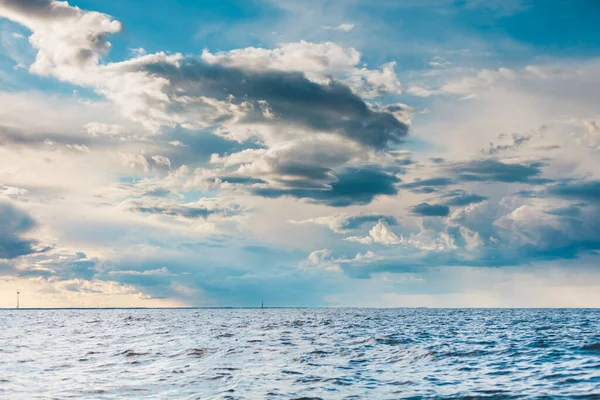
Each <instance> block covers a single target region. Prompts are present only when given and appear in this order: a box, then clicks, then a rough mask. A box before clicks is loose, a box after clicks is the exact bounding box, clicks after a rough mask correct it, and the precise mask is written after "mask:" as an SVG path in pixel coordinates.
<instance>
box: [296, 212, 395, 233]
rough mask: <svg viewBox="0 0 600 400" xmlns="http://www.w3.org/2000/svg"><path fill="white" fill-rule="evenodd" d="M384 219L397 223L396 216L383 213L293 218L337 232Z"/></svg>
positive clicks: (393, 223) (386, 221) (390, 222)
mask: <svg viewBox="0 0 600 400" xmlns="http://www.w3.org/2000/svg"><path fill="white" fill-rule="evenodd" d="M380 220H381V221H384V222H385V223H386V224H387V225H397V224H398V221H397V220H396V218H394V217H392V216H390V215H383V214H359V215H348V214H334V215H329V216H325V217H317V218H309V219H306V220H302V221H295V220H291V221H290V222H292V223H294V224H316V225H324V226H327V227H328V228H329V229H331V230H332V231H334V232H336V233H345V232H347V231H351V230H355V229H359V228H361V227H362V226H363V225H365V224H367V223H370V222H378V221H380Z"/></svg>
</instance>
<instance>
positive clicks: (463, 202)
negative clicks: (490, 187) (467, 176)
mask: <svg viewBox="0 0 600 400" xmlns="http://www.w3.org/2000/svg"><path fill="white" fill-rule="evenodd" d="M444 197H450V199H449V200H446V202H444V205H446V206H450V207H464V206H468V205H469V204H474V203H480V202H482V201H485V200H487V199H488V198H487V197H486V196H481V195H478V194H468V193H465V192H464V191H457V192H452V193H448V194H446V195H445V196H444Z"/></svg>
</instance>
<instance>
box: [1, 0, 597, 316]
mask: <svg viewBox="0 0 600 400" xmlns="http://www.w3.org/2000/svg"><path fill="white" fill-rule="evenodd" d="M599 16H600V5H599V4H598V2H597V1H595V0H575V1H564V0H543V1H542V0H502V1H496V0H485V1H484V0H395V1H391V0H347V1H346V0H344V1H342V0H339V1H332V0H310V1H302V2H300V1H293V0H249V1H233V0H223V1H210V0H197V1H191V0H186V1H184V0H170V1H166V0H147V1H145V2H144V4H143V6H142V5H141V3H140V2H139V1H133V0H121V1H118V2H106V1H101V0H74V1H69V2H68V3H67V2H66V1H53V0H0V307H14V306H15V305H16V292H17V290H19V291H20V292H21V295H20V301H21V306H22V307H97V306H100V307H138V306H141V307H174V306H211V307H214V306H245V307H252V306H259V305H260V303H261V301H262V300H264V303H265V305H266V306H334V307H337V306H349V307H354V306H360V307H415V306H424V307H600V269H599V266H600V163H599V162H598V159H599V156H600V110H599V109H598V104H600V58H599V57H598V54H600V53H599V50H600V30H598V29H597V20H598V17H599Z"/></svg>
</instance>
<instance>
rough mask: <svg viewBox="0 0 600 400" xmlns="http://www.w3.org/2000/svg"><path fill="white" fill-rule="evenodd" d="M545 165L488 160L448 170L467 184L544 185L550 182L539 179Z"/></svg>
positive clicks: (452, 167) (466, 163)
mask: <svg viewBox="0 0 600 400" xmlns="http://www.w3.org/2000/svg"><path fill="white" fill-rule="evenodd" d="M545 165H546V164H544V163H541V162H534V163H529V164H517V163H512V164H508V163H504V162H502V161H498V160H495V159H491V158H488V159H484V160H472V161H466V162H459V163H454V164H452V165H450V166H449V168H448V169H449V171H451V172H453V173H454V174H456V178H457V179H459V180H461V181H467V182H505V183H532V184H544V183H548V182H551V180H549V179H545V178H542V177H540V175H541V174H542V167H544V166H545Z"/></svg>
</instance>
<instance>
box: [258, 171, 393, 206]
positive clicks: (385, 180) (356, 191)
mask: <svg viewBox="0 0 600 400" xmlns="http://www.w3.org/2000/svg"><path fill="white" fill-rule="evenodd" d="M336 177H337V181H335V182H332V183H331V184H330V186H329V187H328V188H326V189H322V190H321V189H277V188H252V189H251V192H252V193H253V194H255V195H258V196H263V197H272V198H276V197H282V196H291V197H296V198H300V199H310V200H312V201H314V202H316V203H322V204H327V205H329V206H332V207H347V206H350V205H353V204H368V203H370V202H371V201H373V199H374V198H375V197H376V196H379V195H395V194H397V193H398V189H397V188H396V184H397V183H398V182H400V179H398V178H397V177H396V176H394V175H391V174H389V173H387V172H384V171H382V170H380V169H379V168H378V167H374V166H372V167H363V168H345V169H343V170H342V171H340V172H339V173H336Z"/></svg>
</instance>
